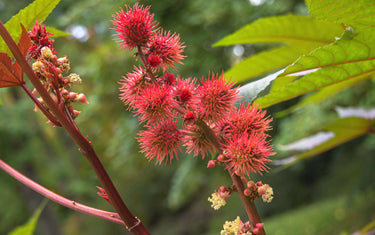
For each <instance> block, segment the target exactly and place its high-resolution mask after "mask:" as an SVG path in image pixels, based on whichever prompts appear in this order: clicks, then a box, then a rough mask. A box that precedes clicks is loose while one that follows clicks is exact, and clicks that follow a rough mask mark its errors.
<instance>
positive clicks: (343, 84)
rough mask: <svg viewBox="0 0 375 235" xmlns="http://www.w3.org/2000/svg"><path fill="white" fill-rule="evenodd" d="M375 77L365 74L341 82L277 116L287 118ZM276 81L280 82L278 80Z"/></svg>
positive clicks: (312, 95)
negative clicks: (303, 108)
mask: <svg viewBox="0 0 375 235" xmlns="http://www.w3.org/2000/svg"><path fill="white" fill-rule="evenodd" d="M374 75H375V73H373V74H370V75H368V74H364V75H362V76H358V77H356V78H352V79H349V80H344V81H342V82H339V83H337V84H333V85H331V86H328V87H325V88H323V89H321V90H319V91H317V92H315V93H314V94H311V95H310V96H308V97H307V98H306V99H304V100H302V101H300V102H299V103H297V104H296V105H294V106H292V107H290V108H289V109H287V110H284V111H282V112H279V113H278V114H277V116H278V117H282V116H285V115H287V114H289V113H291V112H294V111H295V110H297V109H299V108H302V107H303V106H305V105H307V104H308V103H319V102H321V101H323V100H324V99H326V98H328V97H330V96H332V95H334V94H336V93H338V92H340V91H343V90H345V89H347V88H349V87H351V86H354V85H355V84H357V83H360V82H363V81H364V80H366V79H369V78H371V77H373V76H374ZM276 81H279V80H278V79H277V80H276Z"/></svg>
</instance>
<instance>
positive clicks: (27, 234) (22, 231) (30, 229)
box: [9, 200, 48, 235]
mask: <svg viewBox="0 0 375 235" xmlns="http://www.w3.org/2000/svg"><path fill="white" fill-rule="evenodd" d="M47 202H48V200H45V201H44V202H43V203H42V204H40V206H39V207H38V209H37V210H36V211H35V212H34V214H33V215H32V217H31V218H30V220H29V222H27V223H26V224H24V225H22V226H20V227H17V228H16V229H14V230H13V231H12V232H10V233H9V235H32V234H34V230H35V228H36V225H37V223H38V219H39V216H40V213H42V211H43V209H44V207H45V206H46V204H47Z"/></svg>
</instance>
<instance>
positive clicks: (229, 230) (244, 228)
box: [220, 216, 263, 235]
mask: <svg viewBox="0 0 375 235" xmlns="http://www.w3.org/2000/svg"><path fill="white" fill-rule="evenodd" d="M261 228H263V223H257V224H256V225H255V226H254V227H253V226H251V224H250V223H249V222H245V223H243V222H242V221H241V219H240V217H239V216H237V218H236V219H235V220H233V221H225V223H224V225H223V230H221V232H220V235H232V234H234V235H252V234H258V233H259V229H261Z"/></svg>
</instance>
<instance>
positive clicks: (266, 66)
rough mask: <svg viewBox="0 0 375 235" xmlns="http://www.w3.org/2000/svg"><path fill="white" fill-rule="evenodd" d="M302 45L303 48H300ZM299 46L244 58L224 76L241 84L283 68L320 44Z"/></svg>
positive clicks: (286, 47) (280, 48)
mask: <svg viewBox="0 0 375 235" xmlns="http://www.w3.org/2000/svg"><path fill="white" fill-rule="evenodd" d="M302 44H303V46H301V45H302ZM301 45H300V46H283V47H278V48H275V49H272V50H269V51H264V52H260V53H258V54H256V55H253V56H251V57H248V58H246V59H245V60H243V61H241V62H240V63H238V64H236V65H234V66H233V67H232V68H231V69H229V70H228V71H226V72H225V76H226V77H228V78H232V79H233V80H234V81H237V82H243V81H245V80H247V79H250V78H253V77H255V76H258V75H261V74H264V73H267V72H270V71H272V70H275V69H280V68H282V67H285V66H287V65H289V64H291V63H293V61H295V60H296V59H298V57H300V56H301V55H303V54H306V53H308V52H310V51H312V50H313V49H315V48H316V47H319V46H321V44H320V43H301Z"/></svg>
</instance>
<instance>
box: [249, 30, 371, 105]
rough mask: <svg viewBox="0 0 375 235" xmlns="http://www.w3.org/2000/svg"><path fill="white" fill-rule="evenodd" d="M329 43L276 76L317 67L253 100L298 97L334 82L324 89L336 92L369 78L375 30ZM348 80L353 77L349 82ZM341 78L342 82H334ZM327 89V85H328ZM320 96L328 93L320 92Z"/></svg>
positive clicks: (263, 101)
mask: <svg viewBox="0 0 375 235" xmlns="http://www.w3.org/2000/svg"><path fill="white" fill-rule="evenodd" d="M346 35H347V34H345V33H344V37H342V38H341V39H340V40H338V41H336V42H335V43H332V44H330V45H327V46H324V47H321V48H318V49H317V50H315V51H313V52H312V53H310V54H308V55H306V56H302V57H301V58H300V59H299V60H297V61H296V62H295V63H294V64H293V65H291V66H290V67H288V68H287V69H286V70H285V72H284V73H283V74H281V75H280V77H279V78H277V79H283V77H284V76H287V75H296V74H299V73H300V72H307V71H311V70H317V71H316V72H312V73H309V74H308V75H306V76H304V77H302V78H300V79H294V80H293V81H291V82H290V83H286V84H283V85H284V86H282V87H281V86H280V87H278V88H277V89H273V90H272V91H271V92H270V93H269V94H268V95H266V96H264V97H261V98H259V99H258V100H257V101H256V102H257V103H258V104H259V105H261V106H262V107H268V106H270V105H273V104H276V103H279V102H282V101H285V100H288V99H291V98H294V97H297V96H299V95H302V94H305V93H308V92H311V91H315V90H319V89H322V88H325V87H329V86H332V85H335V87H332V88H330V89H329V90H326V91H325V92H336V91H339V90H340V89H344V88H345V87H347V86H349V85H352V84H354V83H355V82H356V81H361V80H364V79H366V78H369V77H371V76H372V75H373V73H374V72H375V63H374V62H375V44H374V43H373V42H374V41H375V33H374V32H372V31H369V32H363V33H361V34H357V35H354V36H353V37H348V36H346ZM349 80H353V81H351V82H349ZM341 82H345V83H343V84H340V85H337V84H339V83H341ZM327 89H328V88H327ZM320 95H321V96H320V98H324V97H323V96H325V97H327V96H328V94H327V93H325V94H323V93H321V94H320Z"/></svg>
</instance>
